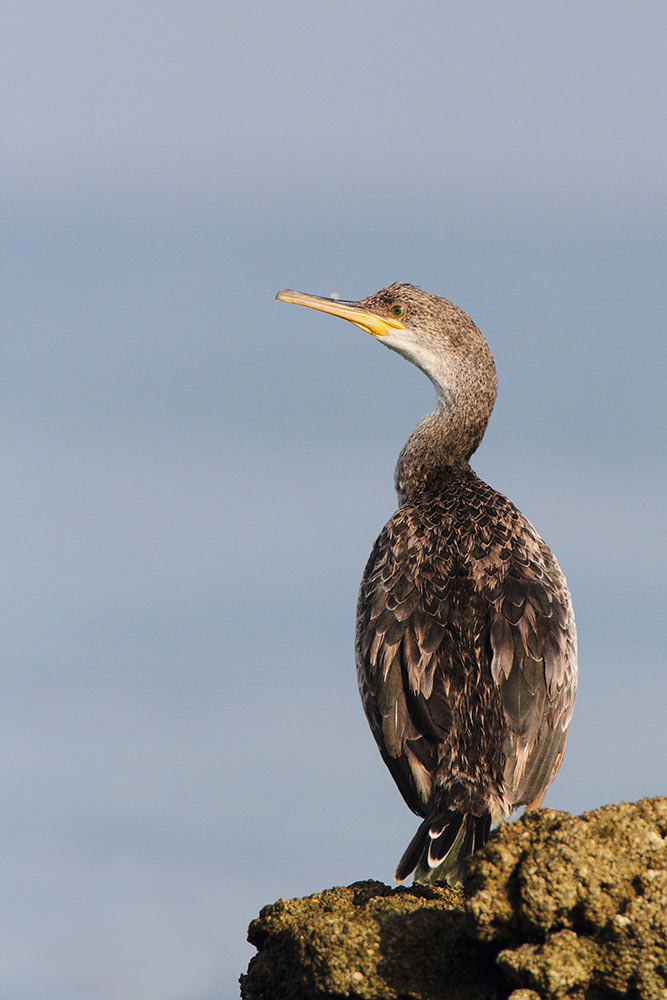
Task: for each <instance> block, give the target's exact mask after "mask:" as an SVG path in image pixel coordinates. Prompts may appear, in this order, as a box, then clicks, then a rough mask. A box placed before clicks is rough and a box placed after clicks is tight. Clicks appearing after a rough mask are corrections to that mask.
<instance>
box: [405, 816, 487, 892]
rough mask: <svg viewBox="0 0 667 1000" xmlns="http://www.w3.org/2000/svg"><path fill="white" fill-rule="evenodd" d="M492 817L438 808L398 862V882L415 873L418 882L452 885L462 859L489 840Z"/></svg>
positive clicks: (458, 874) (425, 822)
mask: <svg viewBox="0 0 667 1000" xmlns="http://www.w3.org/2000/svg"><path fill="white" fill-rule="evenodd" d="M490 829H491V816H490V815H489V814H488V813H485V814H484V815H483V816H473V815H471V814H470V813H460V812H454V811H453V810H451V809H440V810H438V812H436V813H434V814H432V815H431V816H428V817H427V818H426V819H425V820H424V822H423V823H421V824H420V826H419V829H418V830H417V832H416V834H415V835H414V837H413V838H412V840H411V841H410V843H409V844H408V846H407V849H406V851H405V853H404V855H403V857H402V858H401V860H400V861H399V862H398V867H397V868H396V875H395V876H394V877H395V879H396V881H397V882H402V881H403V880H404V879H406V878H407V877H408V875H410V873H411V872H413V871H414V872H415V881H417V882H455V881H457V880H458V879H460V877H461V870H462V865H463V859H464V858H465V857H467V855H468V854H471V853H472V852H473V851H474V850H476V849H477V848H478V847H481V846H482V845H483V844H485V843H486V842H487V840H488V839H489V831H490Z"/></svg>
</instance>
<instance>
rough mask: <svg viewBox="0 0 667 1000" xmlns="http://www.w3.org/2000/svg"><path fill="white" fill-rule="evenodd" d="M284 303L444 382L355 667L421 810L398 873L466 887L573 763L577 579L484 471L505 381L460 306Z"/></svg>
mask: <svg viewBox="0 0 667 1000" xmlns="http://www.w3.org/2000/svg"><path fill="white" fill-rule="evenodd" d="M277 298H279V299H281V300H282V301H283V302H293V303H296V304H297V305H304V306H310V307H311V308H314V309H319V310H322V311H323V312H328V313H332V314H333V315H334V316H340V317H342V318H343V319H347V320H349V321H350V322H352V323H354V324H356V325H357V326H359V327H361V329H362V330H366V331H368V332H369V333H371V334H372V335H373V336H374V337H377V338H378V339H379V340H380V342H381V343H383V344H385V345H386V346H387V347H390V348H391V349H392V350H394V351H397V352H398V353H399V354H401V355H403V357H405V358H407V359H408V361H411V362H412V363H413V364H415V365H417V367H418V368H420V369H421V370H422V371H423V372H424V373H425V374H426V375H428V377H429V379H430V380H431V382H432V383H433V385H434V386H435V391H436V399H437V406H436V409H435V410H434V411H433V413H430V414H429V415H428V416H426V417H424V418H423V420H421V421H420V422H419V423H418V424H417V426H416V428H415V429H414V431H413V432H412V434H411V435H410V437H409V438H408V440H407V442H406V444H405V445H404V447H403V449H402V451H401V453H400V455H399V458H398V464H397V465H396V473H395V485H396V491H397V494H398V502H399V507H398V510H397V511H396V513H395V514H394V515H393V517H392V518H391V519H390V520H389V522H388V524H387V525H386V526H385V528H384V529H383V530H382V532H381V534H380V536H379V538H378V539H377V541H376V542H375V545H374V546H373V550H372V552H371V555H370V558H369V560H368V563H367V565H366V569H365V571H364V575H363V578H362V581H361V589H360V593H359V601H358V605H357V628H356V661H357V678H358V682H359V690H360V693H361V698H362V701H363V705H364V709H365V712H366V716H367V717H368V721H369V723H370V727H371V730H372V732H373V736H374V737H375V740H376V742H377V745H378V747H379V749H380V753H381V754H382V758H383V760H384V762H385V764H386V765H387V767H388V768H389V770H390V772H391V774H392V777H393V778H394V781H395V782H396V784H397V785H398V788H399V790H400V792H401V794H402V795H403V798H404V799H405V801H406V803H407V804H408V806H409V807H410V809H412V811H413V812H415V813H416V814H417V815H418V816H421V817H423V822H422V823H421V824H420V826H419V829H418V830H417V832H416V834H415V836H414V837H413V839H412V841H411V842H410V844H409V845H408V847H407V849H406V851H405V853H404V854H403V857H402V858H401V860H400V861H399V863H398V867H397V869H396V876H395V877H396V880H397V881H402V880H403V879H405V878H407V876H408V875H410V874H411V872H413V871H415V878H416V879H419V880H423V881H431V880H433V881H435V880H453V879H456V878H458V877H459V876H460V874H461V864H462V860H463V858H464V857H465V856H466V855H467V854H469V853H470V852H471V851H473V850H475V849H476V848H477V847H479V846H481V845H482V844H484V843H485V842H486V840H487V838H488V836H489V830H490V827H491V824H492V823H496V822H498V821H500V820H501V819H503V818H505V817H507V816H509V815H510V814H511V813H512V812H514V810H515V809H517V808H518V807H519V806H526V807H528V808H530V807H537V806H539V805H541V803H542V800H543V798H544V794H545V792H546V790H547V788H548V787H549V785H550V784H551V782H552V781H553V779H554V777H555V775H556V772H557V771H558V768H559V767H560V765H561V761H562V759H563V753H564V751H565V743H566V740H567V732H568V726H569V723H570V718H571V716H572V710H573V707H574V699H575V693H576V683H577V640H576V631H575V624H574V615H573V612H572V603H571V600H570V595H569V593H568V589H567V585H566V582H565V577H564V576H563V574H562V572H561V570H560V567H559V565H558V563H557V561H556V559H555V557H554V555H553V553H552V552H551V550H550V549H549V547H548V546H547V545H546V543H545V542H544V541H543V540H542V539H541V538H540V536H539V535H538V534H537V532H536V531H535V528H533V526H532V524H530V523H529V521H527V520H526V518H525V517H524V516H523V515H522V514H521V513H520V512H519V511H518V510H517V508H516V507H515V506H514V504H512V503H511V502H510V501H509V500H508V499H507V498H506V497H504V496H502V495H501V494H500V493H497V492H496V491H495V490H494V489H492V488H491V487H490V486H487V484H486V483H484V482H482V480H480V479H478V477H477V476H476V475H475V473H474V472H473V471H472V469H471V468H470V465H469V460H470V457H471V455H472V454H473V452H474V451H475V450H476V448H477V447H478V445H479V443H480V441H481V440H482V436H483V434H484V431H485V429H486V426H487V423H488V420H489V417H490V415H491V410H492V409H493V405H494V402H495V399H496V388H497V377H496V367H495V361H494V358H493V354H492V353H491V349H490V347H489V345H488V344H487V342H486V340H485V339H484V337H483V336H482V333H481V332H480V331H479V330H478V328H477V327H476V326H475V324H474V323H473V322H472V320H471V319H470V318H469V317H468V316H467V315H466V314H465V313H464V312H463V310H461V309H459V308H458V307H457V306H455V305H454V304H453V303H452V302H449V301H447V300H446V299H443V298H440V297H439V296H438V295H432V294H429V293H428V292H424V291H422V290H421V289H419V288H417V287H415V286H414V285H408V284H393V285H390V286H389V287H388V288H383V289H382V290H381V291H379V292H376V293H375V294H373V295H370V296H368V298H365V299H362V300H361V301H359V302H346V301H341V300H339V299H326V298H320V297H319V296H314V295H307V294H304V293H302V292H295V291H291V290H284V291H281V292H279V293H278V295H277Z"/></svg>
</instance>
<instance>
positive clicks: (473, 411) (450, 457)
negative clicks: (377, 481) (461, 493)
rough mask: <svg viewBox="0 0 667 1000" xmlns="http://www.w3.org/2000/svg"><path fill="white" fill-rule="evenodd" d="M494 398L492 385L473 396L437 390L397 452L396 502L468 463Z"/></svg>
mask: <svg viewBox="0 0 667 1000" xmlns="http://www.w3.org/2000/svg"><path fill="white" fill-rule="evenodd" d="M494 401H495V386H493V387H490V391H489V392H484V393H482V394H481V396H480V395H477V396H476V398H475V399H474V400H467V399H466V396H465V395H464V396H463V398H460V397H459V398H458V399H457V398H454V397H452V396H451V395H447V396H445V395H443V394H442V393H440V392H439V393H438V406H437V408H436V409H435V410H434V411H433V413H429V414H428V415H427V416H425V417H424V418H423V420H420V421H419V423H418V424H417V426H416V427H415V429H414V430H413V432H412V434H411V435H410V437H409V438H408V440H407V441H406V442H405V444H404V445H403V448H402V449H401V453H400V455H399V456H398V462H397V463H396V471H395V475H394V481H395V485H396V492H397V493H398V499H399V503H401V504H403V503H405V502H406V501H407V500H409V499H410V498H411V497H414V496H415V495H416V494H420V493H423V492H424V491H425V490H428V489H429V488H430V484H431V483H432V482H433V480H434V478H437V479H441V473H443V472H446V471H447V470H450V471H451V472H452V473H453V474H455V473H456V472H457V471H458V472H461V471H463V470H465V469H468V468H469V467H470V466H469V459H470V456H471V455H472V454H473V452H474V451H476V449H477V448H478V446H479V444H480V441H481V440H482V437H483V436H484V431H485V430H486V425H487V423H488V421H489V416H490V415H491V410H492V408H493V404H494ZM434 474H435V475H434Z"/></svg>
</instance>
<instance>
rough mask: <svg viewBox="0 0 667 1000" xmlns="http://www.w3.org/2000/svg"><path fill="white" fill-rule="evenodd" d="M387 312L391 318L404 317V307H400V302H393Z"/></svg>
mask: <svg viewBox="0 0 667 1000" xmlns="http://www.w3.org/2000/svg"><path fill="white" fill-rule="evenodd" d="M389 312H390V313H391V315H392V316H395V317H396V319H400V318H401V316H405V306H402V305H401V303H400V302H395V303H394V305H393V306H392V307H391V309H390V310H389Z"/></svg>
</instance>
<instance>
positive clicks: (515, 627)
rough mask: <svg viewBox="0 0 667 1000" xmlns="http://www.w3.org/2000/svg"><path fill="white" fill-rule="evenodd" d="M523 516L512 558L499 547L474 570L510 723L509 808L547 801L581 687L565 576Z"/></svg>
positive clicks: (494, 674)
mask: <svg viewBox="0 0 667 1000" xmlns="http://www.w3.org/2000/svg"><path fill="white" fill-rule="evenodd" d="M516 514H517V515H518V512H516ZM518 516H519V517H521V515H518ZM521 520H522V521H523V525H522V530H521V531H520V532H514V533H513V534H514V537H513V539H512V544H511V550H510V549H508V548H507V547H505V548H504V549H503V550H502V552H503V554H504V555H505V556H506V558H504V559H502V558H500V556H499V550H498V549H497V548H494V547H493V546H492V547H490V549H489V550H487V551H486V552H485V553H484V555H483V556H482V557H481V558H480V559H479V560H478V561H477V564H476V567H475V570H474V573H475V576H476V577H477V584H478V587H479V588H480V590H481V591H482V593H483V594H484V596H485V598H486V600H487V601H488V603H489V605H490V612H489V613H490V617H489V621H490V628H489V638H490V643H491V651H492V658H491V674H492V677H493V680H494V681H495V683H496V684H497V686H498V690H499V692H500V696H501V700H502V706H503V710H504V714H505V720H506V724H507V736H506V740H505V746H504V752H505V755H506V764H505V774H504V777H505V791H504V799H505V808H506V811H508V812H509V811H511V810H512V809H513V808H515V807H516V806H519V805H529V806H530V805H536V806H538V805H540V804H541V801H542V798H543V797H544V793H545V791H546V789H547V788H548V786H549V785H550V784H551V782H552V781H553V779H554V777H555V776H556V772H557V771H558V768H559V767H560V764H561V761H562V759H563V753H564V750H565V742H566V740H567V730H568V726H569V724H570V719H571V716H572V711H573V708H574V699H575V695H576V686H577V639H576V630H575V625H574V615H573V612H572V604H571V601H570V595H569V593H568V590H567V585H566V582H565V578H564V577H563V574H562V572H561V570H560V567H559V566H558V563H557V562H556V559H555V558H554V556H553V554H552V553H551V551H550V549H549V548H548V546H547V545H546V544H545V543H544V542H543V541H542V539H541V538H540V537H539V536H538V535H537V533H536V532H535V530H534V529H533V527H532V525H530V524H529V523H528V522H527V521H524V519H523V518H521ZM489 570H490V572H489Z"/></svg>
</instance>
